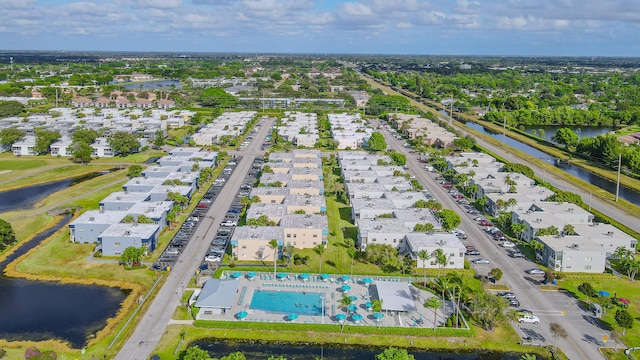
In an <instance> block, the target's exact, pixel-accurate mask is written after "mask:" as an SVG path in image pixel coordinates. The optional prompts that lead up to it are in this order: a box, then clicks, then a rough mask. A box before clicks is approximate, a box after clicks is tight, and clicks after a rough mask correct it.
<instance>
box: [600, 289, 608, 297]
mask: <svg viewBox="0 0 640 360" xmlns="http://www.w3.org/2000/svg"><path fill="white" fill-rule="evenodd" d="M598 295H600V296H604V297H609V295H611V294H609V292H608V291H606V290H600V291H598Z"/></svg>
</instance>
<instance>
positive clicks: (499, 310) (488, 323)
mask: <svg viewBox="0 0 640 360" xmlns="http://www.w3.org/2000/svg"><path fill="white" fill-rule="evenodd" d="M508 306H509V304H508V302H507V299H505V298H503V297H500V296H497V295H491V294H489V293H486V292H484V291H483V292H480V293H478V294H476V295H475V296H474V297H473V301H472V302H471V309H472V312H471V314H472V316H473V318H474V319H475V320H476V321H477V322H478V323H480V326H481V327H482V328H483V329H485V330H492V329H493V327H494V326H495V325H496V324H498V323H499V322H501V321H503V320H504V319H505V309H507V308H508Z"/></svg>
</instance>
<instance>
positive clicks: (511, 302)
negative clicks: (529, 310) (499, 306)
mask: <svg viewBox="0 0 640 360" xmlns="http://www.w3.org/2000/svg"><path fill="white" fill-rule="evenodd" d="M509 306H512V307H518V306H520V301H518V299H511V300H509Z"/></svg>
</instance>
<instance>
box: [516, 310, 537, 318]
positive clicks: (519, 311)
mask: <svg viewBox="0 0 640 360" xmlns="http://www.w3.org/2000/svg"><path fill="white" fill-rule="evenodd" d="M516 313H517V314H518V315H521V316H524V315H533V311H531V310H527V309H518V310H516Z"/></svg>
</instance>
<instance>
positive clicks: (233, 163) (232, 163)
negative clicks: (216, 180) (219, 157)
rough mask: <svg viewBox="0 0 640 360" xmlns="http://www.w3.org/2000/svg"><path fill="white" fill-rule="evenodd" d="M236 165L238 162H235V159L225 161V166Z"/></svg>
mask: <svg viewBox="0 0 640 360" xmlns="http://www.w3.org/2000/svg"><path fill="white" fill-rule="evenodd" d="M236 165H238V163H236V162H235V161H229V162H228V163H227V166H236Z"/></svg>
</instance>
